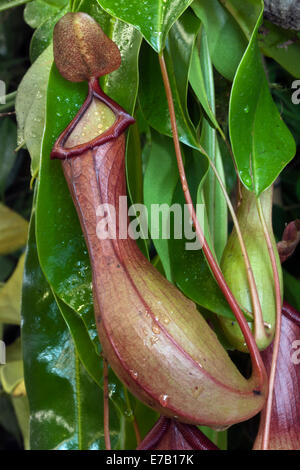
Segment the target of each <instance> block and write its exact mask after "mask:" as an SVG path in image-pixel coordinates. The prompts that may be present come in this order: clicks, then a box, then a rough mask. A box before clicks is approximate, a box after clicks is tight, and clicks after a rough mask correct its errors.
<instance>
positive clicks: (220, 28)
mask: <svg viewBox="0 0 300 470" xmlns="http://www.w3.org/2000/svg"><path fill="white" fill-rule="evenodd" d="M192 8H193V10H194V12H195V14H196V15H197V16H198V17H199V18H200V19H201V21H202V22H203V25H204V28H205V31H206V34H207V38H208V47H209V51H210V55H211V60H212V62H213V64H214V66H215V67H216V69H217V70H218V72H219V73H220V74H221V75H223V76H224V77H225V78H227V79H228V80H231V81H232V80H233V78H234V75H235V72H236V69H237V67H238V65H239V63H240V60H241V58H242V56H243V54H244V51H245V49H246V47H247V40H246V38H245V36H244V34H243V32H242V31H241V29H240V28H239V26H238V24H237V23H236V21H235V20H234V18H232V16H231V15H230V13H229V12H228V11H227V10H226V9H225V8H224V7H223V5H222V4H221V3H220V2H219V1H218V0H196V1H194V2H193V4H192Z"/></svg>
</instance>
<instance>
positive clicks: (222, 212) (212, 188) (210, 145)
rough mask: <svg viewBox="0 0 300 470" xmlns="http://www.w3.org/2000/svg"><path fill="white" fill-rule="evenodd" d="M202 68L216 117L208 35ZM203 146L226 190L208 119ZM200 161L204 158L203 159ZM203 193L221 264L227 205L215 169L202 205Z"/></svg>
mask: <svg viewBox="0 0 300 470" xmlns="http://www.w3.org/2000/svg"><path fill="white" fill-rule="evenodd" d="M200 66H201V69H202V70H203V84H204V89H205V94H206V96H207V100H208V104H209V107H210V109H211V110H212V114H213V116H214V115H215V90H214V76H213V69H212V63H211V60H210V53H209V48H208V40H207V35H206V33H205V31H203V32H202V36H201V49H200ZM215 120H216V119H215ZM200 143H201V146H202V147H203V148H204V149H205V151H206V152H207V154H208V155H209V157H210V159H211V161H212V162H213V164H214V166H215V167H216V169H217V171H218V174H219V176H220V177H221V179H222V181H223V183H224V186H226V183H225V174H224V168H223V163H222V156H221V153H220V148H219V144H218V139H217V134H216V131H215V129H213V128H212V127H211V125H210V124H209V122H208V121H207V120H206V119H205V118H204V119H203V123H202V134H201V141H200ZM199 158H201V156H200V155H199ZM202 158H203V157H202ZM202 190H203V196H204V201H205V209H206V213H207V217H208V224H209V232H210V239H211V244H212V246H213V249H214V252H215V253H216V257H217V260H218V261H220V260H221V257H222V253H223V250H224V248H225V245H226V241H227V204H226V200H225V197H224V194H223V192H222V189H221V187H220V184H219V182H218V181H217V178H216V176H215V174H214V172H213V170H212V168H209V169H208V173H207V177H206V179H205V181H204V182H203V184H202V182H201V183H200V185H199V188H198V198H197V202H199V203H201V202H202Z"/></svg>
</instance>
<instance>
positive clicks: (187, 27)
mask: <svg viewBox="0 0 300 470" xmlns="http://www.w3.org/2000/svg"><path fill="white" fill-rule="evenodd" d="M199 27H200V22H199V20H198V19H197V18H196V17H195V16H194V15H193V14H192V13H191V12H189V11H187V12H186V13H185V14H184V15H182V16H181V18H180V19H179V20H178V21H177V22H176V23H175V24H174V26H173V27H172V29H171V31H170V34H169V39H168V42H167V46H166V49H165V51H164V58H165V61H166V66H167V69H168V75H169V80H170V85H171V89H172V94H173V100H174V107H175V114H176V122H177V127H178V133H179V138H180V140H181V142H183V143H185V144H187V145H189V146H191V147H194V148H198V142H197V136H196V131H195V128H194V126H193V123H192V121H191V119H190V116H189V114H188V110H187V90H188V74H189V68H190V63H191V59H192V51H193V47H194V43H195V39H196V35H197V33H198V31H199ZM140 74H141V86H140V91H139V98H140V103H141V108H142V111H143V114H144V116H145V118H146V120H147V121H148V123H149V124H150V126H152V127H153V128H154V129H155V130H157V131H158V132H160V133H162V134H164V135H168V136H170V137H171V136H172V129H171V122H170V115H169V108H168V103H167V98H166V92H165V89H164V85H163V81H162V76H161V71H160V67H159V62H158V57H157V54H155V53H154V52H153V51H152V50H151V49H150V48H146V47H145V48H144V49H143V50H142V53H141V61H140Z"/></svg>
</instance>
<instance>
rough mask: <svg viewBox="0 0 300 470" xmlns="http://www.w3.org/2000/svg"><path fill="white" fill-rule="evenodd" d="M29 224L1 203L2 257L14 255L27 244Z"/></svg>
mask: <svg viewBox="0 0 300 470" xmlns="http://www.w3.org/2000/svg"><path fill="white" fill-rule="evenodd" d="M27 233H28V222H27V221H26V220H25V219H23V217H21V216H20V215H19V214H17V213H16V212H14V211H12V210H11V209H9V208H8V207H6V206H5V205H4V204H1V203H0V255H5V254H7V253H12V252H13V251H16V250H18V249H19V248H21V247H22V246H24V245H25V244H26V241H27Z"/></svg>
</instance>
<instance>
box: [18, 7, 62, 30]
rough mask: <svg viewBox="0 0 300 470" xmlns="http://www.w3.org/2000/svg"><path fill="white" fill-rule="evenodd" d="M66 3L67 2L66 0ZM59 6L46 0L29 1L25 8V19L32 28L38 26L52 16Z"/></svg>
mask: <svg viewBox="0 0 300 470" xmlns="http://www.w3.org/2000/svg"><path fill="white" fill-rule="evenodd" d="M64 3H67V1H65V2H64ZM57 10H58V7H57V6H56V5H54V4H52V3H48V2H46V1H44V0H35V1H33V2H30V3H28V4H27V5H26V6H25V9H24V20H25V21H26V23H27V24H28V25H29V26H31V28H33V29H36V28H38V27H39V26H40V25H41V24H42V23H44V21H46V20H47V19H48V18H49V17H50V16H52V15H54V14H55V13H56V12H57Z"/></svg>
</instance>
